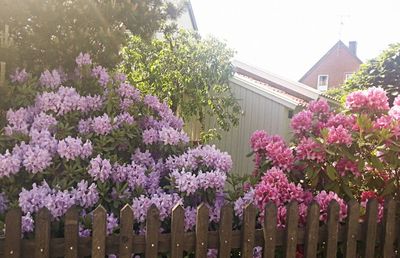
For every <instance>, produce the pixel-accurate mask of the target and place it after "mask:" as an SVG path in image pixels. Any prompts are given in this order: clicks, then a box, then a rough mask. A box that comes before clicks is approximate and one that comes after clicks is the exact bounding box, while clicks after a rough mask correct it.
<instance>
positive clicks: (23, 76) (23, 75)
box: [10, 68, 29, 84]
mask: <svg viewBox="0 0 400 258" xmlns="http://www.w3.org/2000/svg"><path fill="white" fill-rule="evenodd" d="M10 79H11V82H12V83H18V84H22V83H24V82H26V81H27V80H28V79H29V74H28V73H27V72H26V70H25V69H20V68H17V69H16V70H15V72H14V74H11V75H10Z"/></svg>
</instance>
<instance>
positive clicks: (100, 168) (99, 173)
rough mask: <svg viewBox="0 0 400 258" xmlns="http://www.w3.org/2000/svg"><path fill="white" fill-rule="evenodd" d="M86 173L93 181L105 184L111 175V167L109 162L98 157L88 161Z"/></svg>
mask: <svg viewBox="0 0 400 258" xmlns="http://www.w3.org/2000/svg"><path fill="white" fill-rule="evenodd" d="M88 173H89V174H90V176H92V177H93V179H94V180H99V181H100V182H105V181H106V180H107V179H108V178H109V177H110V176H111V174H112V166H111V164H110V161H109V160H107V159H102V158H101V157H100V155H97V157H96V158H93V159H92V160H91V161H90V165H89V168H88Z"/></svg>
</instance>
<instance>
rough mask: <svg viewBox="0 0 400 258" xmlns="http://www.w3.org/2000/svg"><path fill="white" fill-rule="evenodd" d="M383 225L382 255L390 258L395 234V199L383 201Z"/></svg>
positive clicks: (392, 252)
mask: <svg viewBox="0 0 400 258" xmlns="http://www.w3.org/2000/svg"><path fill="white" fill-rule="evenodd" d="M383 225H384V228H383V232H382V234H383V236H382V239H383V257H384V258H392V257H393V254H394V240H395V234H396V201H395V200H393V199H387V200H386V201H385V211H384V219H383Z"/></svg>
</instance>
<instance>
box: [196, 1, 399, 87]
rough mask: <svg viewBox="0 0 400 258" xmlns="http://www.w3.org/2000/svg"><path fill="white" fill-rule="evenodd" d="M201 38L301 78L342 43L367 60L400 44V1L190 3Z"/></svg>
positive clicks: (242, 58) (249, 60)
mask: <svg viewBox="0 0 400 258" xmlns="http://www.w3.org/2000/svg"><path fill="white" fill-rule="evenodd" d="M191 3H192V7H193V11H194V15H195V18H196V22H197V25H198V29H199V32H200V34H202V35H203V36H207V35H213V36H215V37H217V38H218V39H221V40H224V41H226V42H227V44H228V46H229V47H231V48H233V49H235V50H236V52H237V53H236V56H235V59H237V60H240V61H243V62H246V63H248V64H249V65H253V66H256V67H259V68H262V69H264V70H267V71H270V72H273V73H275V74H278V75H281V76H283V77H286V78H288V79H292V80H296V81H297V80H299V79H300V78H301V77H302V76H303V74H305V73H306V72H307V71H308V69H310V68H311V66H313V65H314V64H315V63H316V62H317V61H318V60H319V59H320V58H321V57H322V56H323V55H324V54H325V53H326V52H327V51H328V50H329V49H330V48H331V47H332V46H333V45H334V44H335V43H336V42H337V41H338V40H339V39H340V40H342V41H343V42H344V43H345V44H346V45H347V44H348V41H357V55H358V57H359V58H360V59H361V60H362V61H366V60H368V59H371V58H374V57H376V56H377V55H379V53H380V52H381V51H382V50H384V49H385V48H387V47H388V45H389V44H391V43H396V42H400V1H399V0H376V1H374V0H363V1H359V0H334V1H327V0H302V1H299V0H191Z"/></svg>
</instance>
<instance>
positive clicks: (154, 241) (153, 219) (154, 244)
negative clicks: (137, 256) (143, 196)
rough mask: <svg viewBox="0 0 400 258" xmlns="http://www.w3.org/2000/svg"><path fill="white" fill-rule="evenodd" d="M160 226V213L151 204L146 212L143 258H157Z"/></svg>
mask: <svg viewBox="0 0 400 258" xmlns="http://www.w3.org/2000/svg"><path fill="white" fill-rule="evenodd" d="M160 226H161V224H160V211H159V210H158V208H157V206H156V205H155V204H152V205H151V206H150V208H149V209H148V210H147V218H146V237H145V238H146V248H145V257H157V256H158V235H159V231H160Z"/></svg>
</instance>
